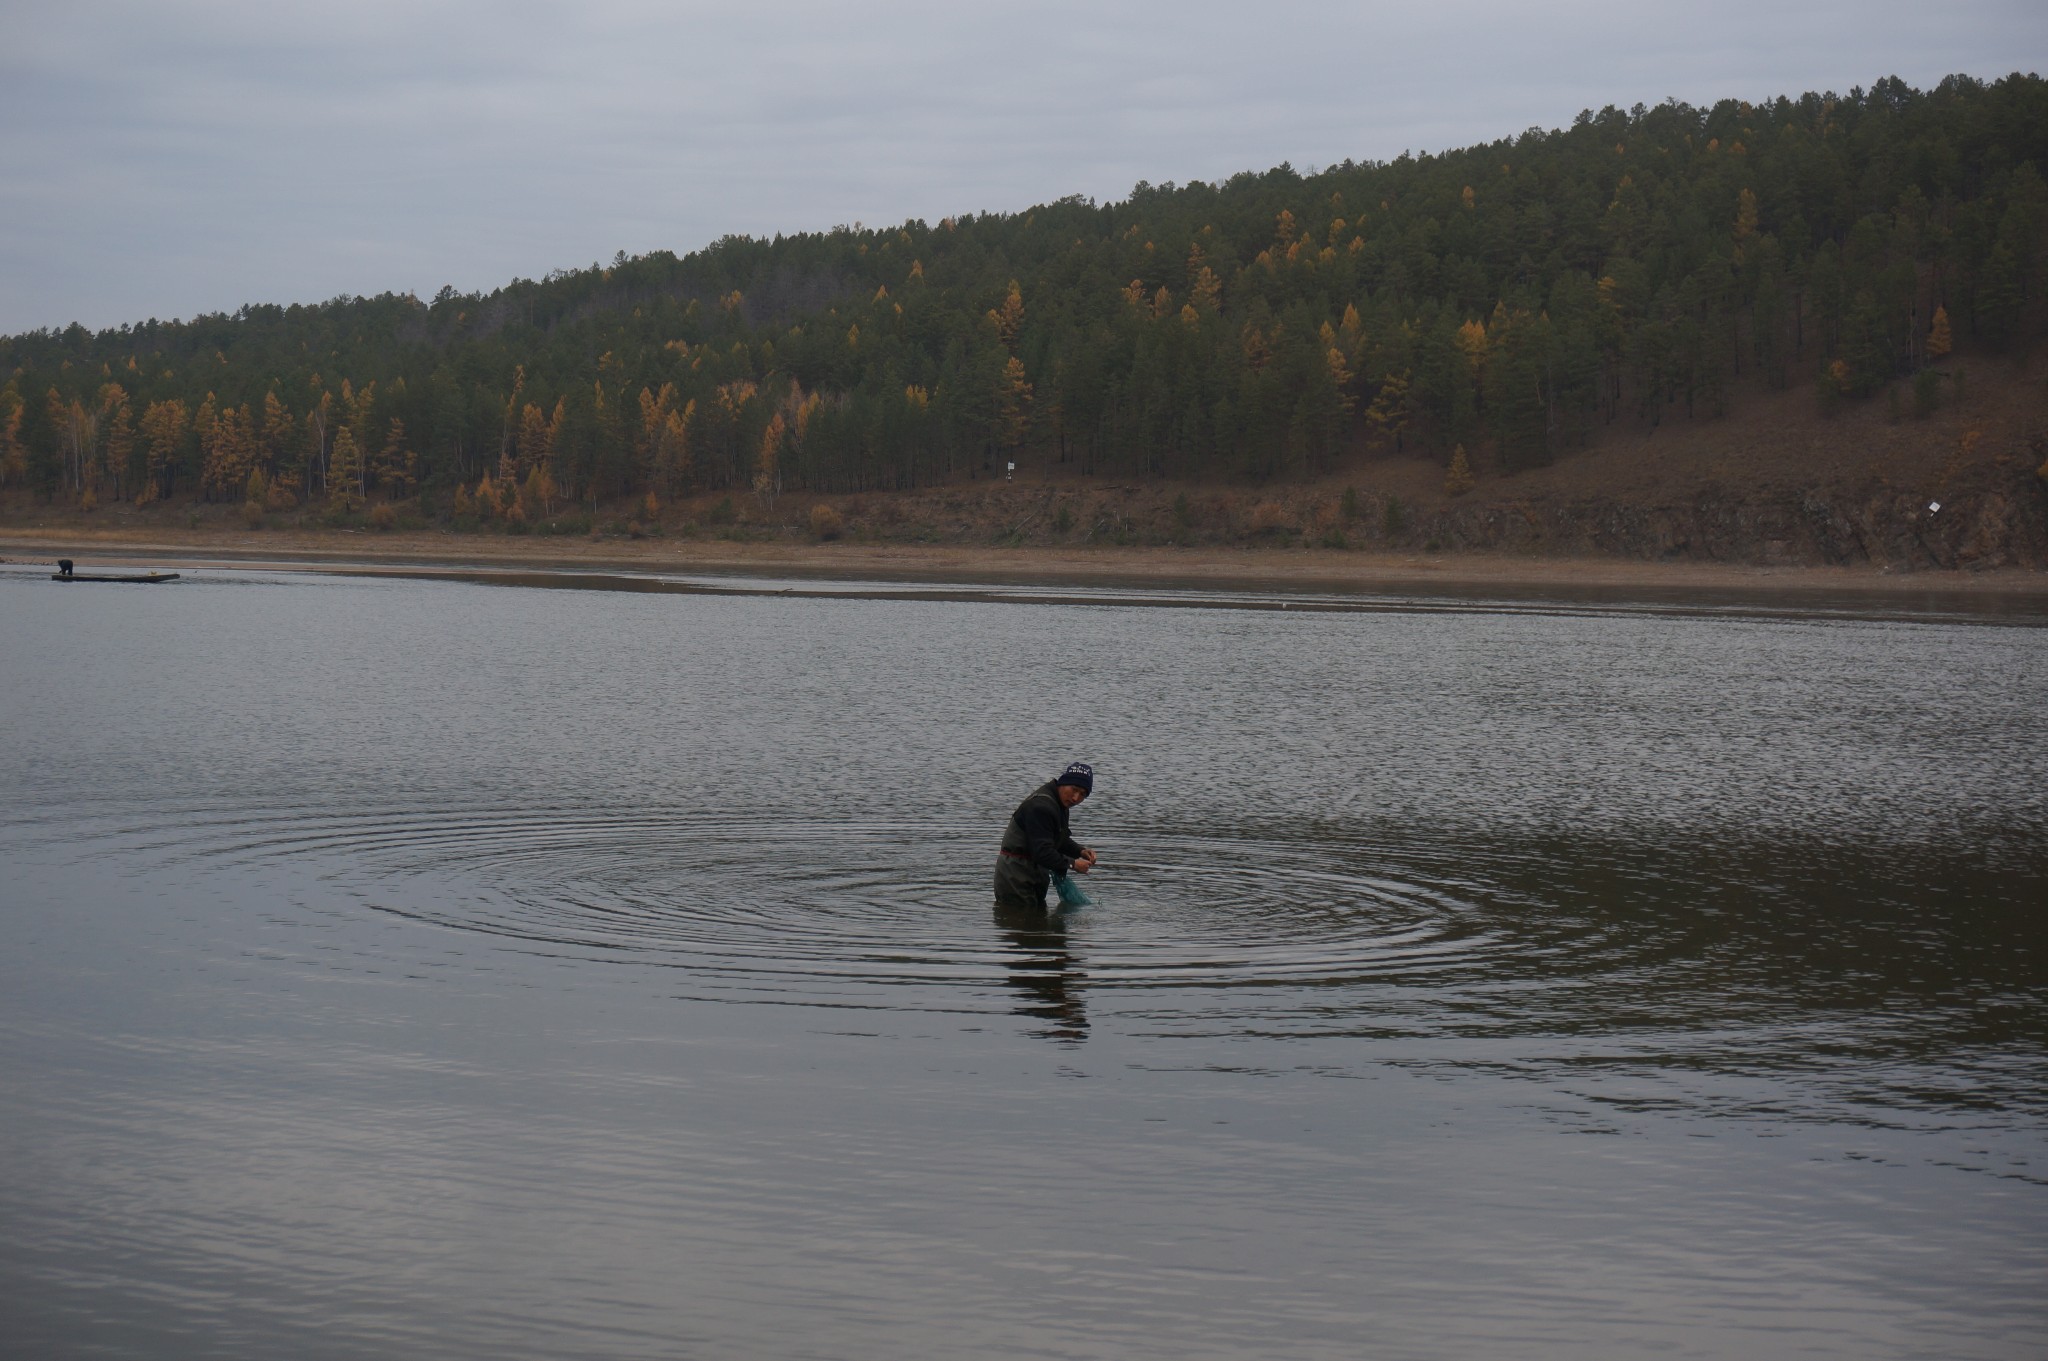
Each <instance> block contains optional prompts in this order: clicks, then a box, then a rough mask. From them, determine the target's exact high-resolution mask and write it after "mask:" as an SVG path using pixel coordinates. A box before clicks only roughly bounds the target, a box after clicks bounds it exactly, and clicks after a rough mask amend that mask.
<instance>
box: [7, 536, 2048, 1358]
mask: <svg viewBox="0 0 2048 1361" xmlns="http://www.w3.org/2000/svg"><path fill="white" fill-rule="evenodd" d="M46 587H47V583H43V582H40V581H37V580H35V579H33V578H30V577H28V576H26V575H24V574H9V573H5V572H0V626H4V629H5V637H6V639H7V645H6V646H5V647H4V648H0V696H4V697H5V704H6V706H7V709H6V719H7V721H6V723H5V724H4V725H0V772H4V774H5V776H6V778H7V781H8V786H9V788H10V789H12V790H14V791H16V794H17V797H16V799H15V800H14V801H13V802H12V803H11V804H10V805H9V806H8V807H7V808H6V810H5V811H4V813H0V867H4V869H5V871H6V874H7V889H6V890H5V892H4V893H0V1152H4V1153H5V1154H6V1155H7V1157H6V1158H5V1159H4V1160H0V1169H4V1170H0V1218H4V1220H5V1222H7V1223H8V1224H9V1226H10V1228H11V1230H12V1232H11V1234H10V1235H8V1238H9V1240H10V1243H11V1246H0V1317H5V1318H8V1319H10V1320H19V1321H20V1326H19V1327H18V1328H17V1329H16V1333H15V1335H16V1336H20V1337H24V1338H28V1339H30V1340H31V1341H32V1342H33V1343H34V1347H33V1348H32V1350H33V1351H35V1352H39V1353H43V1354H52V1355H57V1354H79V1355H94V1354H101V1355H160V1354H166V1353H167V1352H177V1351H180V1350H183V1351H191V1352H203V1353H205V1354H209V1355H220V1356H235V1357H240V1356H250V1357H255V1356H272V1355H281V1354H293V1355H307V1356H323V1355H335V1356H368V1355H389V1354H394V1353H402V1352H419V1353H421V1354H426V1353H429V1352H431V1353H432V1354H437V1355H451V1356H476V1357H483V1356H491V1357H503V1356H534V1357H540V1356H559V1355H571V1354H573V1355H592V1356H636V1357H637V1356H659V1355H676V1354H686V1355H731V1354H749V1355H753V1354H765V1355H792V1356H796V1355H831V1356H862V1357H866V1356H895V1355H906V1354H908V1355H938V1354H980V1353H992V1354H1022V1353H1027V1352H1028V1353H1032V1354H1045V1355H1059V1356H1106V1355H1116V1356H1150V1355H1159V1356H1169V1355H1170V1356H1176V1357H1179V1356H1219V1357H1220V1356H1239V1355H1247V1354H1261V1355H1276V1356H1278V1355H1300V1356H1318V1357H1320V1356H1351V1355H1356V1354H1358V1350H1359V1347H1360V1345H1361V1340H1362V1339H1371V1340H1372V1342H1373V1344H1374V1346H1375V1348H1376V1349H1377V1351H1378V1352H1379V1353H1381V1354H1384V1355H1388V1356H1418V1357H1419V1356H1441V1355H1446V1354H1474V1355H1517V1356H1551V1355H1556V1356H1579V1355H1584V1354H1586V1353H1587V1352H1589V1351H1590V1352H1595V1353H1609V1354H1629V1355H1634V1354H1644V1353H1647V1352H1653V1351H1671V1352H1675V1353H1678V1354H1693V1355H1754V1354H1763V1355H1783V1354H1792V1353H1794V1352H1798V1353H1801V1354H1812V1355H1823V1356H1826V1355H1839V1356H1856V1357H1871V1356H1912V1355H1943V1356H1955V1357H2008V1356H2013V1355H2020V1354H2025V1349H2026V1347H2027V1346H2029V1345H2031V1344H2030V1341H2029V1340H2030V1339H2032V1338H2034V1337H2037V1336H2039V1335H2040V1334H2041V1332H2042V1330H2043V1328H2048V1308H2044V1306H2043V1305H2042V1302H2041V1299H2042V1297H2041V1292H2040V1291H2039V1289H2038V1286H2039V1281H2040V1280H2041V1279H2042V1275H2043V1273H2044V1272H2048V1148H2044V1135H2048V1095H2044V1093H2048V917H2044V914H2043V913H2042V911H2041V904H2042V903H2043V902H2048V855H2044V853H2043V850H2042V847H2043V846H2044V845H2048V840H2044V835H2048V709H2044V708H2043V706H2042V705H2041V704H2040V703H2039V682H2040V678H2041V676H2042V674H2043V664H2044V662H2048V630H2043V629H2039V628H2032V627H2023V626H2015V623H2016V621H2015V620H2014V619H2011V618H2008V619H2006V620H2005V621H2003V623H2002V624H2000V625H1999V626H1995V627H1994V626H1989V625H1983V624H1979V623H1971V622H1967V621H1962V620H1959V619H1957V618H1955V617H1949V618H1947V619H1946V620H1944V621H1943V622H1940V623H1929V622H1925V621H1923V620H1920V619H1916V618H1912V617H1891V618H1871V617H1863V618H1857V617H1850V616H1849V615H1848V614H1845V613H1842V612H1840V611H1834V612H1829V611H1818V612H1814V611H1809V612H1808V615H1807V617H1790V616H1784V617H1773V618H1759V617H1755V616H1750V615H1744V614H1741V613H1739V612H1731V611H1727V610H1722V611H1720V612H1719V613H1714V612H1711V611H1706V610H1704V609H1693V610H1689V611H1688V613H1687V614H1686V615H1685V617H1677V616H1674V615H1671V614H1669V613H1661V612H1658V611H1645V610H1641V609H1633V608H1616V609H1605V608H1600V607H1598V606H1597V605H1596V604H1594V603H1590V602H1579V603H1577V604H1575V605H1573V606H1572V607H1571V608H1568V609H1558V608H1548V607H1545V608H1537V607H1533V606H1531V605H1529V604H1527V603H1526V602H1525V603H1524V604H1522V605H1517V606H1514V607H1494V606H1490V605H1489V604H1488V603H1487V602H1484V601H1477V600H1466V601H1460V602H1448V603H1447V602H1437V603H1435V604H1426V605H1418V604H1416V603H1414V602H1409V603H1408V604H1407V605H1404V606H1403V607H1402V608H1400V609H1381V608H1373V609H1366V610H1358V609H1349V608H1347V609H1343V610H1338V609H1332V610H1329V611H1325V612H1322V613H1319V614H1314V615H1312V616H1307V617H1304V612H1297V611H1294V610H1291V609H1290V610H1273V609H1260V608H1230V609H1214V608H1194V607H1192V606H1193V605H1196V604H1200V603H1202V602H1195V601H1190V600H1187V599H1179V600H1176V601H1175V602H1174V603H1175V604H1176V605H1178V606H1180V607H1178V608H1172V609H1166V608H1147V607H1133V606H1129V605H1118V604H1112V603H1109V602H1108V600H1106V599H1101V598H1097V599H1092V600H1091V601H1090V602H1089V603H1088V604H1087V605H1086V607H1083V605H1082V604H1080V603H1076V602H1072V601H1055V600H1051V599H1036V600H1034V599H1027V598H1024V597H1023V595H1022V594H1021V593H1016V592H1012V593H1009V594H1007V595H1004V596H1003V598H1001V599H996V598H993V595H994V594H995V593H985V594H990V595H991V598H988V599H969V598H963V597H961V596H959V595H957V594H955V595H948V594H947V593H945V592H933V591H923V592H898V593H896V595H895V596H894V597H893V598H846V597H845V593H844V592H827V593H825V596H824V598H804V597H803V596H802V595H800V594H797V593H794V592H792V593H790V594H787V595H784V594H779V593H778V594H771V595H765V596H763V595H730V594H724V595H721V594H706V593H703V592H696V593H689V592H683V593H677V592H655V591H632V592H620V591H579V592H559V591H528V590H523V589H485V588H483V587H481V586H477V585H467V584H455V583H445V582H421V581H403V580H361V579H334V578H314V577H297V578H292V577H279V576H269V575H265V574H261V573H233V574H219V575H215V576H208V577H202V578H200V579H198V580H195V581H190V582H180V583H179V584H178V586H177V587H176V588H175V591H173V590H171V589H169V588H167V589H166V590H165V591H163V592H159V593H155V598H153V599H151V600H149V601H138V600H135V599H133V598H132V596H133V595H134V594H137V593H126V594H128V595H129V596H130V597H131V598H129V599H125V600H124V599H120V598H117V596H118V595H119V594H121V593H117V594H116V595H108V596H103V597H89V596H83V595H81V594H80V593H78V592H76V591H73V592H69V593H63V592H56V591H51V590H48V589H45V588H46ZM59 595H63V597H64V598H63V599H61V600H60V599H58V598H57V597H58V596H59ZM1207 603H1208V604H1211V605H1215V604H1229V605H1245V604H1255V603H1259V602H1251V601H1226V600H1215V601H1209V602H1207ZM1265 603H1267V604H1270V603H1271V602H1265ZM1354 603H1355V602H1354ZM1075 758H1085V759H1089V760H1091V761H1092V762H1093V763H1094V764H1095V765H1096V767H1097V769H1098V771H1099V772H1101V783H1100V785H1099V787H1098V790H1097V794H1096V797H1094V798H1092V799H1090V800H1089V801H1088V803H1087V804H1086V805H1084V806H1083V808H1082V809H1081V810H1080V811H1079V812H1077V814H1076V816H1075V831H1076V834H1077V836H1079V837H1080V838H1081V839H1082V840H1084V841H1086V842H1088V843H1089V844H1091V845H1096V846H1100V847H1101V848H1103V850H1104V852H1105V861H1104V866H1103V869H1102V870H1101V872H1100V873H1099V874H1098V875H1096V876H1095V877H1094V880H1093V881H1092V882H1091V889H1093V888H1094V887H1096V886H1097V885H1098V884H1099V885H1100V887H1101V889H1102V892H1101V894H1100V899H1101V901H1100V902H1099V903H1098V905H1097V906H1095V907H1091V908H1088V909H1086V910H1083V911H1080V912H1070V913H1058V912H1054V913H1045V912H1023V913H1015V912H1010V911H1006V910H1003V909H994V910H993V915H991V911H992V909H991V905H990V903H989V901H988V898H989V895H988V881H987V869H988V863H989V859H990V856H991V855H992V854H993V851H994V848H995V844H996V840H997V837H998V836H999V834H1000V832H1001V828H1002V824H1003V820H1004V818H1005V817H1007V815H1008V813H1009V810H1010V808H1011V807H1012V806H1013V804H1014V799H1015V796H1016V793H1017V791H1018V790H1019V789H1020V788H1026V787H1029V786H1030V785H1031V784H1032V783H1034V782H1036V781H1037V780H1041V779H1043V778H1045V777H1046V776H1047V775H1049V774H1050V773H1051V772H1053V771H1055V770H1057V769H1059V768H1060V767H1061V766H1062V765H1063V764H1064V763H1065V762H1066V761H1068V760H1070V759H1075Z"/></svg>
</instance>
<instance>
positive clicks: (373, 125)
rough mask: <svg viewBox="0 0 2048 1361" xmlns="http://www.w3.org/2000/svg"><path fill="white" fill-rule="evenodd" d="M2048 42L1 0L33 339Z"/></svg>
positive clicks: (1793, 89) (538, 270) (417, 286)
mask: <svg viewBox="0 0 2048 1361" xmlns="http://www.w3.org/2000/svg"><path fill="white" fill-rule="evenodd" d="M2043 53H2048V4H2044V3H2042V0H1948V3H1939V4H1930V3H1927V0H1778V3H1757V2H1756V0H1725V2H1724V3H1719V4H1711V5H1702V4H1685V5H1677V4H1666V3H1662V2H1661V0H1634V2H1633V3H1625V4H1621V3H1609V2H1608V0H1548V3H1545V4H1541V5H1535V4H1514V3H1508V2H1507V0H1464V2H1462V3H1461V2H1458V0H1436V2H1435V3H1430V0H1412V2H1411V3H1403V4H1399V5H1395V4H1383V3H1379V2H1378V0H1372V2H1370V3H1366V2H1364V0H1360V2H1359V3H1351V4H1322V3H1303V4H1296V3H1286V2H1285V0H1281V3H1267V4H1258V3H1244V0H1234V2H1233V3H1227V4H1212V3H1207V2H1206V0H1182V2H1181V3H1162V2H1160V0H1076V2H1074V3H1069V2H1068V0H1056V2H1055V3H1034V2H1033V0H1011V2H1010V3H1005V4H1000V5H997V4H990V5H980V4H975V3H972V0H951V3H924V0H864V2H863V3H852V2H851V0H844V2H842V3H824V2H823V0H775V2H774V3H755V4H740V3H725V4H715V5H714V4H699V3H682V2H677V3H656V2H655V0H580V2H579V3H575V4H561V3H551V2H544V0H526V2H524V3H519V2H509V3H487V2H486V0H403V2H402V3H399V2H395V0H341V3H325V4H318V5H314V4H302V3H295V2H294V0H261V2H260V3H259V2H258V0H218V2H217V3H191V2H181V0H150V2H148V3H97V2H96V0H66V2H61V3H60V2H59V0H0V332H15V331H21V330H27V329H32V328H35V327H41V326H63V325H66V324H68V323H70V322H72V321H80V322H83V323H84V324H86V325H87V326H91V327H103V326H112V325H119V324H120V323H123V322H129V321H139V320H142V319H144V318H147V317H152V316H154V317H160V318H170V317H188V316H192V315H194V314H196V313H200V312H211V311H232V310H233V309H234V308H236V307H238V306H240V305H241V304H242V303H245V302H286V303H289V302H314V301H319V300H321V299H324V298H329V297H333V296H334V295H336V294H339V293H379V292H384V291H386V290H392V291H399V292H403V291H406V290H412V291H414V292H417V293H419V294H421V295H423V296H425V295H430V294H432V293H433V292H434V291H435V290H437V289H438V288H440V287H441V285H443V284H453V285H454V286H455V287H456V288H458V289H461V290H464V291H468V290H471V289H490V288H494V287H497V286H498V285H500V284H503V283H505V282H507V281H509V280H510V279H512V278H514V277H516V276H526V277H536V278H537V277H539V276H541V275H544V274H546V273H547V272H548V271H549V270H551V269H557V268H573V267H580V266H584V265H588V264H590V263H591V262H592V261H594V260H600V259H602V260H609V259H610V258H611V257H612V254H613V252H615V251H618V250H624V251H626V252H627V253H629V254H639V253H641V252H644V251H648V250H654V249H668V250H673V251H676V252H677V253H679V254H680V253H683V252H686V251H689V250H693V249H696V248H697V247H699V246H702V245H704V244H706V243H708V242H710V241H713V240H715V239H717V238H718V237H720V236H722V235H725V234H727V233H747V234H754V235H772V234H774V233H776V232H778V231H782V232H793V231H805V230H813V229H820V228H828V227H831V226H833V225H834V224H836V223H842V222H847V223H850V222H855V221H861V222H866V223H867V224H869V225H879V224H885V223H891V222H900V221H902V220H903V219H905V218H910V217H922V218H925V219H927V220H937V219H938V218H941V217H944V216H946V215H948V214H952V213H964V212H978V211H984V210H998V211H1014V210H1018V209H1022V208H1025V207H1028V206H1030V205H1031V204H1034V203H1039V202H1044V201H1046V200H1049V199H1054V198H1059V197H1061V196H1063V195H1066V194H1076V193H1079V194H1089V195H1093V196H1094V197H1096V198H1098V199H1105V200H1107V199H1115V198H1121V197H1123V196H1124V195H1125V194H1127V193H1128V192H1129V191H1130V188H1131V186H1132V184H1134V183H1135V182H1137V181H1138V180H1141V179H1143V180H1151V181H1153V182H1155V183H1157V182H1162V181H1167V180H1172V181H1176V182H1183V183H1184V182H1186V181H1188V180H1195V179H1202V180H1213V179H1218V178H1222V177H1226V176H1229V175H1231V174H1233V173H1235V172H1237V171H1239V170H1247V169H1257V170H1263V169H1266V168H1269V167H1271V166H1274V165H1278V164H1279V163H1280V162H1282V161H1289V162H1292V163H1293V164H1294V165H1295V166H1296V167H1298V168H1303V169H1306V168H1308V167H1310V166H1321V165H1328V164H1331V163H1333V162H1336V161H1341V160H1343V159H1345V158H1346V157H1350V158H1353V159H1366V158H1386V157H1392V156H1397V155H1399V154H1400V153H1401V152H1402V151H1404V150H1414V151H1434V150H1443V149H1445V148H1449V147H1456V146H1463V145H1467V144H1469V143H1472V142H1478V141H1488V140H1492V139H1493V138H1496V137H1500V136H1504V135H1511V134H1513V133H1516V132H1519V131H1520V130H1521V129H1523V128H1526V127H1530V126H1543V127H1554V126H1558V125H1561V124H1566V123H1569V122H1570V121H1571V119H1572V117H1573V116H1574V115H1575V114H1576V113H1577V112H1578V111H1579V110H1580V109H1582V108H1587V107H1592V108H1598V107H1599V106H1601V105H1604V104H1610V103H1611V104H1617V105H1622V106H1624V107H1625V106H1628V105H1631V104H1634V103H1636V102H1638V101H1641V102H1644V103H1651V104H1654V103H1657V102H1659V101H1661V100H1663V99H1665V98H1668V97H1673V96H1675V97H1677V98H1680V99H1684V100H1687V101H1689V102H1692V103H1711V102H1712V101H1713V100H1715V99H1718V98H1723V97H1731V96H1732V97H1738V98H1748V99H1761V98H1766V97H1770V96H1774V95H1777V94H1779V93H1792V94H1797V93H1798V92H1800V91H1802V90H1808V89H1823V90H1824V89H1834V90H1841V91H1847V90H1848V89H1849V88H1850V87H1851V86H1854V85H1866V86H1867V85H1869V84H1870V83H1871V82H1872V81H1874V80H1876V79H1877V78H1879V77H1881V76H1885V75H1898V76H1902V77H1903V78H1905V79H1906V80H1907V81H1908V82H1909V83H1911V84H1913V85H1917V86H1923V87H1924V86H1927V85H1930V84H1932V83H1934V82H1935V81H1937V80H1939V79H1940V78H1941V77H1942V76H1943V75H1945V74H1948V73H1950V72H1956V71H1961V72H1967V73H1969V74H1971V75H1975V76H1980V77H1985V78H1995V77H1997V76H2000V75H2004V74H2007V73H2010V72H2011V71H2014V70H2038V69H2040V67H2041V66H2042V64H2043V63H2042V60H2041V54H2043Z"/></svg>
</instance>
